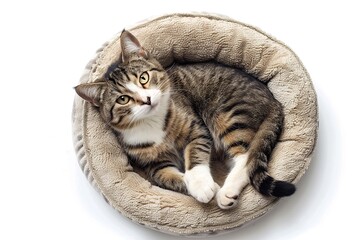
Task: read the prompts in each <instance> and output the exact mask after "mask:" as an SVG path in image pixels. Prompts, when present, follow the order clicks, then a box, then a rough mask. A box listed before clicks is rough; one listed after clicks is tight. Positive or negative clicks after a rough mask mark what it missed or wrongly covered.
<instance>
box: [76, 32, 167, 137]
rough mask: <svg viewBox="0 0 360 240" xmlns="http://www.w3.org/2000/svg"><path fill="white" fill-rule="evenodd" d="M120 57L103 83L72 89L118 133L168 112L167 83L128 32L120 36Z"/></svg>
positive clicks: (156, 63)
mask: <svg viewBox="0 0 360 240" xmlns="http://www.w3.org/2000/svg"><path fill="white" fill-rule="evenodd" d="M120 44H121V50H122V51H121V56H120V57H119V60H118V61H117V62H116V63H114V64H113V65H112V66H110V67H109V69H108V71H107V73H106V74H105V76H104V81H101V82H96V83H85V84H80V85H78V86H77V87H75V91H76V92H77V94H78V95H79V96H80V97H82V98H83V99H84V100H86V101H88V102H90V103H91V104H93V105H94V106H96V107H99V110H100V113H101V115H102V117H103V118H104V120H105V121H106V122H107V123H108V124H109V125H110V126H112V127H113V128H115V129H118V130H121V129H127V128H129V127H131V126H134V125H136V124H138V123H140V122H142V121H147V120H149V119H151V118H152V117H155V116H157V115H163V114H164V112H166V111H167V108H168V102H169V93H170V82H169V79H168V76H167V74H166V72H165V71H164V69H163V67H162V66H161V64H160V63H159V62H158V61H157V60H155V59H154V58H153V57H151V56H150V54H149V52H148V51H146V50H145V49H144V48H143V47H142V46H141V45H140V43H139V41H138V40H137V39H136V38H135V37H134V36H133V35H132V34H131V33H130V32H128V31H123V32H122V34H121V36H120Z"/></svg>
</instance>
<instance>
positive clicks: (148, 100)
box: [145, 97, 151, 105]
mask: <svg viewBox="0 0 360 240" xmlns="http://www.w3.org/2000/svg"><path fill="white" fill-rule="evenodd" d="M145 104H147V105H151V97H147V102H146V103H145Z"/></svg>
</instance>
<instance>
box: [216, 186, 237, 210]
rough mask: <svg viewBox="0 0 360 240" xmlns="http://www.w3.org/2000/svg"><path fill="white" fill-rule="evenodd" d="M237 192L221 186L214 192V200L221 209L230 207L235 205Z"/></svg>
mask: <svg viewBox="0 0 360 240" xmlns="http://www.w3.org/2000/svg"><path fill="white" fill-rule="evenodd" d="M238 201H239V192H238V191H232V190H231V189H224V188H221V189H220V190H219V191H218V192H217V194H216V202H217V204H218V206H219V207H220V208H221V209H230V208H233V207H235V206H236V205H237V203H238Z"/></svg>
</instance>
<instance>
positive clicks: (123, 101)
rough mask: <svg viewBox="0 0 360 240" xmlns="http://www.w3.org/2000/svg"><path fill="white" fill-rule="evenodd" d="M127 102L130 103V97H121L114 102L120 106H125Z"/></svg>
mask: <svg viewBox="0 0 360 240" xmlns="http://www.w3.org/2000/svg"><path fill="white" fill-rule="evenodd" d="M129 101H130V97H129V96H127V95H122V96H120V97H119V98H118V99H117V100H116V102H117V103H118V104H121V105H125V104H127V103H129Z"/></svg>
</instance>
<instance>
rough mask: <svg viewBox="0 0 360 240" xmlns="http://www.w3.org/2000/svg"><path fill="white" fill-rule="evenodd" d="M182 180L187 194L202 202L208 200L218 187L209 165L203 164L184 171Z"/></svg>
mask: <svg viewBox="0 0 360 240" xmlns="http://www.w3.org/2000/svg"><path fill="white" fill-rule="evenodd" d="M184 180H185V184H186V188H187V190H188V192H189V194H190V195H191V196H193V197H194V198H195V199H196V200H198V201H199V202H202V203H208V202H210V200H211V199H212V198H213V197H214V196H215V193H216V191H217V190H218V189H219V186H218V185H217V184H216V183H215V182H214V180H213V178H212V176H211V174H210V169H209V167H208V166H205V165H199V166H196V167H194V168H192V169H191V170H189V171H186V172H185V175H184Z"/></svg>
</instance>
